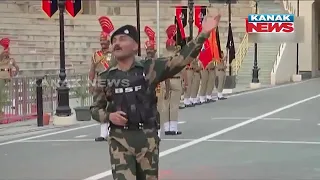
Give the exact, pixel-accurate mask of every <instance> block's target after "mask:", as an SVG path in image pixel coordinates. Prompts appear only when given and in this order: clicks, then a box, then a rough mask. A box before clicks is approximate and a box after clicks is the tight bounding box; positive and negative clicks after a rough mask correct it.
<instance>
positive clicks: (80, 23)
mask: <svg viewBox="0 0 320 180" xmlns="http://www.w3.org/2000/svg"><path fill="white" fill-rule="evenodd" d="M113 18H114V20H112V23H113V24H114V26H115V27H119V26H121V25H123V24H126V23H128V24H132V23H133V25H136V23H135V22H136V17H132V16H127V17H124V18H123V17H121V16H120V17H119V16H116V17H113ZM111 19H112V17H111ZM140 21H141V23H142V24H146V25H147V24H148V25H150V26H152V27H153V26H154V27H153V28H156V27H155V26H156V21H157V19H156V18H153V17H148V18H146V17H144V18H142V19H140ZM244 22H245V17H243V18H238V17H233V18H232V21H231V24H232V26H234V27H238V26H239V27H245V23H244ZM0 23H1V24H19V25H42V26H43V25H45V27H48V28H49V29H54V28H57V26H58V25H59V20H58V19H40V18H39V19H32V18H29V15H27V16H26V17H24V18H13V17H6V18H4V17H2V18H1V19H0ZM64 23H65V28H66V29H67V28H81V27H92V26H94V27H99V28H100V25H99V22H98V21H97V20H95V21H92V20H81V19H78V18H77V19H76V20H65V21H64ZM172 23H173V17H172V16H171V15H170V16H167V17H166V16H162V17H161V18H160V26H163V27H168V26H169V25H170V24H172ZM228 23H229V22H228V19H227V18H222V19H221V22H220V26H228V25H229V24H228ZM141 27H143V26H141Z"/></svg>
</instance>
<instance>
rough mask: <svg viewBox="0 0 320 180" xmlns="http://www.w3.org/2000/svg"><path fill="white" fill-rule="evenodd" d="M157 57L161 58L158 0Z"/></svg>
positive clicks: (158, 4)
mask: <svg viewBox="0 0 320 180" xmlns="http://www.w3.org/2000/svg"><path fill="white" fill-rule="evenodd" d="M157 56H158V58H159V57H160V1H159V0H157Z"/></svg>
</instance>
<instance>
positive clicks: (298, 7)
mask: <svg viewBox="0 0 320 180" xmlns="http://www.w3.org/2000/svg"><path fill="white" fill-rule="evenodd" d="M299 15H300V0H298V1H297V16H298V17H299ZM296 56H297V57H296V58H297V59H296V75H298V74H299V43H297V54H296Z"/></svg>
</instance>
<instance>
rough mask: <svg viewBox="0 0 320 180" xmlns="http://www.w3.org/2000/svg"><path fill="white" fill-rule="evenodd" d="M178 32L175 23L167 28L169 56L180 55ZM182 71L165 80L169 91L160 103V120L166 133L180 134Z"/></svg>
mask: <svg viewBox="0 0 320 180" xmlns="http://www.w3.org/2000/svg"><path fill="white" fill-rule="evenodd" d="M176 32H177V30H176V26H175V25H170V26H169V27H168V28H167V30H166V33H167V36H168V40H167V42H166V49H167V54H166V56H167V57H170V56H171V57H173V56H177V55H178V51H179V50H180V48H178V46H176V42H175V41H174V40H173V36H174V35H175V33H176ZM181 83H182V73H181V72H180V73H178V74H176V75H175V76H173V77H172V78H170V79H169V80H167V81H166V82H165V84H166V85H167V88H169V91H166V92H165V93H164V97H163V103H161V104H160V106H161V108H160V109H161V111H160V120H161V122H162V123H163V128H164V131H165V135H180V134H182V132H181V131H179V130H178V111H179V105H180V97H181V93H182V85H181Z"/></svg>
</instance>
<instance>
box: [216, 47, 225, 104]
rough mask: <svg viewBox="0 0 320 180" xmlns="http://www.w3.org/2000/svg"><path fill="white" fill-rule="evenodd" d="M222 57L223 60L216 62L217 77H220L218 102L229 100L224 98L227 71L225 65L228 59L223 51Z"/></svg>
mask: <svg viewBox="0 0 320 180" xmlns="http://www.w3.org/2000/svg"><path fill="white" fill-rule="evenodd" d="M221 57H222V59H220V60H219V61H217V62H216V67H215V69H216V76H217V77H218V86H217V92H218V100H225V99H227V98H225V97H224V96H223V93H222V91H223V88H224V84H225V81H226V69H227V66H226V65H225V63H226V59H227V56H224V53H223V51H221Z"/></svg>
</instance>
